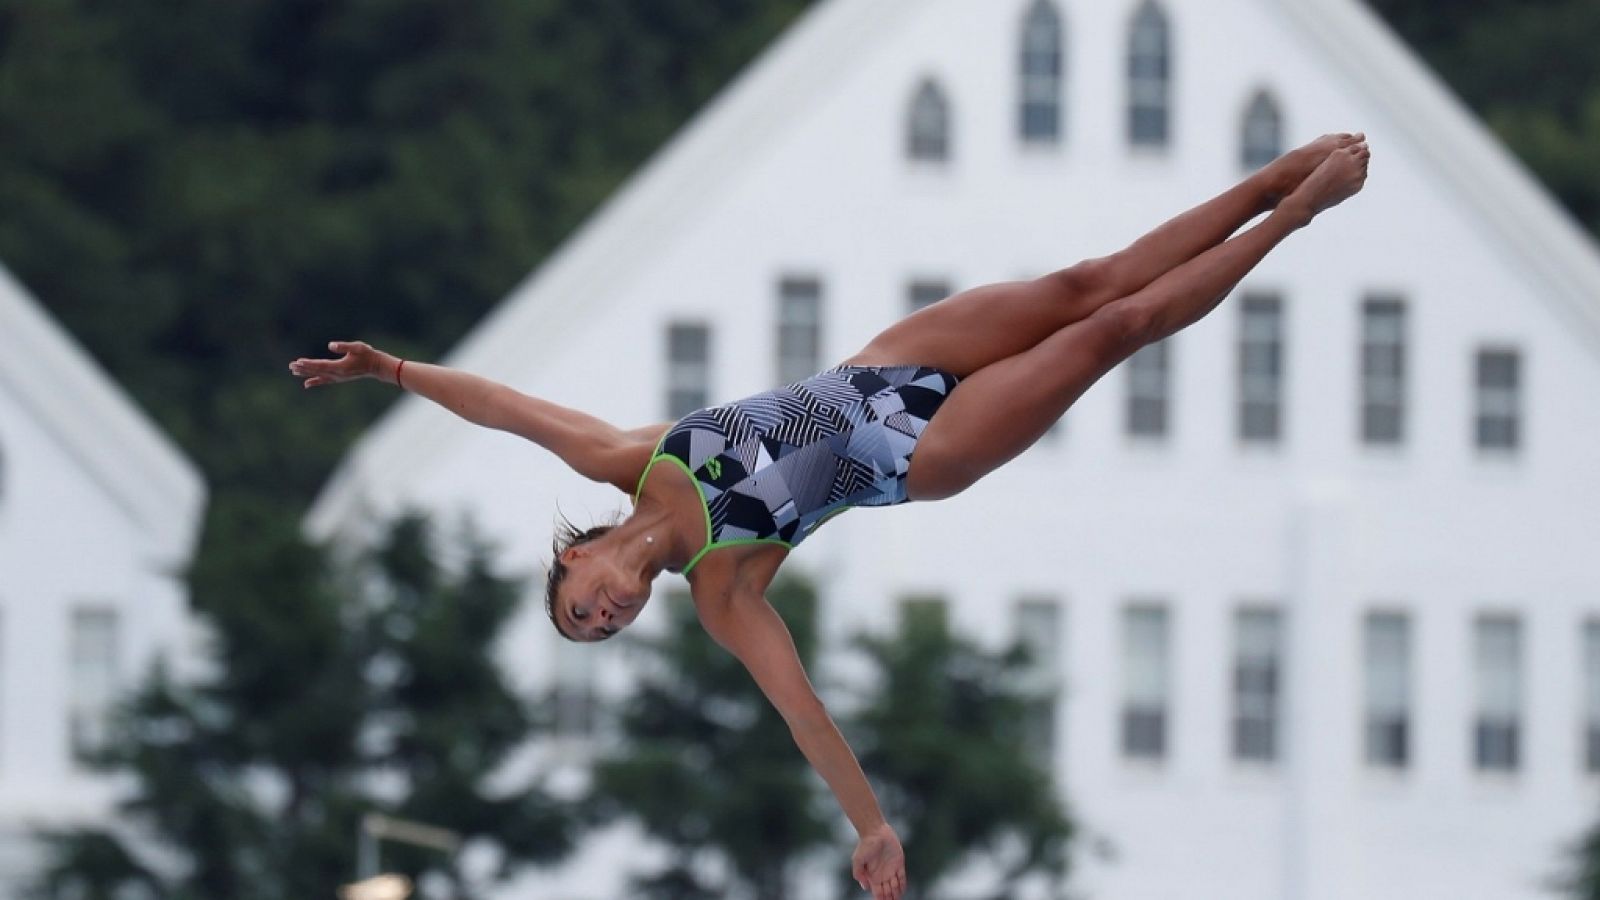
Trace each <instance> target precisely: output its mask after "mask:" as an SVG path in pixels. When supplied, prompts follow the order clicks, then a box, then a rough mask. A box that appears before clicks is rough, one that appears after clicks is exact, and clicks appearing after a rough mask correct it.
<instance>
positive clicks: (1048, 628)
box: [1013, 597, 1062, 772]
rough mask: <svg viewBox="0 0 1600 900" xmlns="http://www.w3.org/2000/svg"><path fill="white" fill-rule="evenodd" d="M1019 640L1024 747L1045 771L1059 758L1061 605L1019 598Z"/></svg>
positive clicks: (1017, 631) (1049, 600)
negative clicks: (1024, 657)
mask: <svg viewBox="0 0 1600 900" xmlns="http://www.w3.org/2000/svg"><path fill="white" fill-rule="evenodd" d="M1013 612H1014V614H1015V624H1016V640H1017V643H1018V644H1020V645H1022V646H1023V647H1025V648H1026V649H1027V652H1028V668H1027V671H1026V673H1025V676H1024V679H1023V684H1022V689H1023V692H1024V693H1025V694H1026V695H1027V699H1026V700H1025V701H1024V703H1025V705H1026V712H1025V713H1024V715H1025V718H1024V721H1023V723H1022V741H1023V747H1024V748H1025V750H1026V751H1027V754H1028V757H1029V758H1030V759H1032V760H1033V762H1034V764H1035V765H1037V766H1038V767H1039V768H1041V769H1043V770H1044V771H1047V772H1048V771H1051V770H1052V769H1053V768H1054V763H1055V758H1056V740H1055V736H1056V707H1057V698H1058V697H1059V695H1060V690H1061V670H1062V664H1061V604H1060V603H1058V602H1056V601H1055V600H1053V599H1050V598H1047V597H1037V598H1027V599H1023V600H1019V601H1017V604H1016V606H1015V607H1014V609H1013Z"/></svg>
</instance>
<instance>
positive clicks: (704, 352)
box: [667, 322, 711, 420]
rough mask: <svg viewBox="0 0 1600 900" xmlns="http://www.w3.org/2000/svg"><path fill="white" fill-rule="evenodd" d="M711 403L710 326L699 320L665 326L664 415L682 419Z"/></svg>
mask: <svg viewBox="0 0 1600 900" xmlns="http://www.w3.org/2000/svg"><path fill="white" fill-rule="evenodd" d="M710 403H711V329H710V327H708V326H706V325H704V324H701V323H698V322H673V323H672V324H670V325H668V326H667V418H669V419H673V420H676V419H681V418H683V417H684V416H686V415H688V414H689V413H692V412H694V411H695V410H697V409H704V408H705V407H706V406H708V405H710Z"/></svg>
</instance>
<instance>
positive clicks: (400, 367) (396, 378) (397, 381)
mask: <svg viewBox="0 0 1600 900" xmlns="http://www.w3.org/2000/svg"><path fill="white" fill-rule="evenodd" d="M405 367H406V361H405V360H403V359H402V360H400V365H398V366H395V367H394V386H395V387H397V388H399V389H400V390H402V391H403V390H405V389H406V386H405V384H403V383H402V382H401V381H400V372H401V371H402V370H404V369H405Z"/></svg>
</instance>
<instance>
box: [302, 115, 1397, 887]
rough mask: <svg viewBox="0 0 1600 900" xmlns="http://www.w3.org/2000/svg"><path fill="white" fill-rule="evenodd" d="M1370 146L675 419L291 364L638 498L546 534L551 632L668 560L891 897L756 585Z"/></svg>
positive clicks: (825, 730) (858, 793)
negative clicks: (369, 383)
mask: <svg viewBox="0 0 1600 900" xmlns="http://www.w3.org/2000/svg"><path fill="white" fill-rule="evenodd" d="M1369 159H1370V151H1369V150H1368V148H1367V145H1366V142H1365V138H1364V137H1363V136H1362V135H1359V134H1334V135H1326V136H1324V137H1322V138H1319V139H1317V140H1316V141H1313V142H1311V143H1310V144H1307V145H1305V146H1304V147H1300V148H1299V149H1296V150H1294V151H1291V152H1289V153H1287V154H1285V155H1284V156H1282V157H1280V158H1279V159H1277V160H1276V161H1274V162H1273V163H1271V164H1269V165H1268V166H1266V167H1265V168H1263V169H1261V170H1260V171H1258V172H1256V173H1255V174H1254V175H1252V176H1250V177H1249V178H1247V179H1245V180H1244V181H1243V182H1241V183H1240V184H1238V185H1236V186H1234V187H1233V188H1232V189H1230V190H1228V191H1227V192H1226V193H1223V194H1221V195H1220V196H1217V197H1215V198H1213V199H1212V200H1210V201H1208V202H1206V203H1205V204H1203V205H1201V206H1199V207H1196V208H1195V209H1192V210H1190V211H1188V212H1186V213H1184V214H1182V215H1180V216H1178V217H1177V218H1175V219H1172V220H1171V221H1169V222H1167V223H1166V224H1164V225H1162V226H1160V227H1159V228H1157V229H1156V230H1155V231H1152V232H1150V233H1149V234H1147V235H1145V236H1144V237H1142V238H1140V239H1139V240H1138V241H1136V242H1135V243H1133V244H1132V245H1131V246H1129V247H1127V248H1126V249H1124V250H1122V251H1121V252H1118V253H1114V254H1112V255H1110V256H1106V257H1101V258H1098V259H1091V260H1087V261H1084V262H1080V263H1078V264H1076V265H1074V266H1071V267H1070V268H1066V269H1062V270H1060V271H1058V272H1054V273H1052V274H1049V275H1045V276H1043V277H1041V278H1039V279H1037V280H1034V281H1026V282H1014V283H1007V284H993V285H987V286H983V287H978V288H973V289H971V290H968V291H964V292H962V293H959V294H956V295H955V296H952V297H950V298H948V299H946V300H943V301H941V302H939V303H936V304H933V305H932V306H929V307H927V308H925V309H923V310H920V311H918V312H916V313H914V314H912V315H910V316H908V317H906V318H905V319H903V320H901V321H899V322H897V323H895V324H894V325H893V326H891V327H890V328H888V329H887V330H885V331H884V332H883V333H881V334H879V335H878V336H877V337H875V338H873V339H872V340H871V341H869V342H868V343H867V345H866V347H864V348H863V349H862V350H861V352H859V353H857V354H856V355H855V356H853V357H851V358H849V359H847V360H845V361H844V362H843V363H842V364H840V365H839V366H838V367H836V368H834V369H830V370H828V371H827V372H824V373H821V374H819V375H816V376H814V377H812V378H810V379H807V380H805V381H802V382H799V383H797V384H794V385H789V386H787V387H783V388H780V389H778V390H775V391H769V392H767V393H765V394H759V395H756V396H754V397H749V398H746V399H744V400H739V401H735V402H733V403H730V404H727V405H724V406H720V407H715V408H712V409H705V410H700V411H697V412H694V413H691V414H690V415H688V416H686V417H685V418H683V419H682V420H680V421H678V422H676V423H666V424H660V425H652V426H649V427H645V428H638V429H634V430H632V431H623V430H621V429H619V428H616V427H613V426H611V425H609V424H607V423H605V422H602V421H600V420H598V419H596V418H593V417H591V416H589V415H586V414H584V413H582V412H579V411H577V410H572V409H567V408H564V407H561V406H558V405H556V404H553V403H550V402H548V401H545V400H540V399H538V398H536V397H530V396H527V395H524V394H522V393H519V392H518V391H515V390H513V389H511V388H508V387H505V386H503V385H499V384H495V383H493V382H491V381H488V380H485V379H483V378H479V377H477V376H475V375H470V374H467V373H465V372H459V371H454V370H451V369H447V368H444V367H442V366H434V365H428V364H424V363H417V362H407V361H404V360H400V359H396V358H395V357H393V356H390V355H389V354H386V353H382V352H380V351H378V350H375V349H373V348H372V347H370V346H368V345H366V344H364V343H360V342H351V343H344V342H334V343H331V344H329V345H328V346H329V349H330V350H332V351H333V352H334V353H338V354H341V355H340V356H339V358H338V359H297V360H295V361H294V362H293V363H291V364H290V366H289V369H290V371H291V372H292V373H294V374H295V375H296V376H298V377H301V378H304V379H305V382H304V386H305V387H308V388H310V387H318V386H321V385H327V384H336V383H339V382H343V381H350V380H353V379H359V378H375V379H379V380H382V381H387V382H392V383H395V384H398V385H400V386H401V387H402V388H403V389H405V390H409V391H411V392H413V393H416V394H420V395H422V396H423V397H426V398H428V399H429V400H432V401H434V402H436V403H438V404H440V405H442V406H444V407H445V408H447V409H449V410H450V411H451V412H454V413H456V414H457V415H459V416H461V417H463V418H465V419H467V420H469V421H471V422H473V423H475V424H478V425H482V426H485V427H488V428H495V429H500V430H503V431H508V432H511V433H513V434H517V435H520V436H522V437H525V438H527V439H528V440H531V441H533V442H534V443H536V444H539V445H540V446H542V447H544V448H546V449H548V450H550V451H551V452H553V453H555V454H556V455H557V456H558V457H560V458H561V460H562V461H563V462H565V463H566V464H567V465H568V466H570V467H571V468H572V469H574V470H575V471H576V472H577V473H578V474H580V475H583V476H585V477H587V478H590V479H593V480H595V481H599V482H603V483H608V484H611V485H614V486H616V487H617V488H618V489H619V490H622V491H623V492H625V493H626V492H633V512H632V514H631V515H629V516H628V517H627V518H626V519H625V520H624V521H622V522H621V523H620V524H618V525H616V526H614V527H601V528H594V529H590V530H589V531H587V532H583V533H581V534H579V533H576V532H569V533H568V534H565V535H563V536H560V537H558V540H557V548H556V550H557V555H556V558H555V559H554V560H553V561H552V563H551V569H550V574H549V579H548V598H547V606H548V611H549V614H550V618H551V620H552V621H553V622H554V623H555V626H556V628H557V630H559V631H560V632H561V633H562V635H564V636H565V637H567V638H569V639H571V640H576V641H598V640H603V639H605V638H607V637H610V636H611V635H614V634H616V633H617V632H618V631H619V630H621V629H622V628H625V627H627V625H629V624H630V623H631V622H633V621H634V619H636V618H637V617H638V616H639V612H640V610H642V609H643V608H644V605H645V603H646V602H647V601H648V600H649V598H650V584H651V582H652V581H653V580H654V579H655V577H656V576H657V575H659V574H661V572H663V571H675V572H681V573H682V574H683V575H684V576H685V577H686V578H687V579H688V582H689V586H690V588H691V590H692V593H693V597H694V605H695V609H696V612H697V613H698V615H699V619H700V621H701V623H702V624H703V625H704V627H705V629H706V631H707V632H708V633H709V634H710V635H711V636H712V637H713V638H714V639H715V640H716V641H717V642H718V643H720V644H721V645H722V646H723V647H725V648H727V649H728V650H729V651H730V652H732V653H733V654H734V655H735V656H736V657H737V658H738V659H739V660H740V661H741V662H742V663H743V664H744V665H745V667H746V668H747V669H748V670H749V671H750V674H751V676H752V677H754V679H755V681H756V683H757V685H759V686H760V688H761V690H762V692H763V693H764V694H765V695H766V696H767V698H768V699H769V700H770V701H771V702H772V704H773V705H774V706H775V707H776V708H777V710H778V711H779V712H780V713H781V714H782V716H783V718H784V720H785V721H786V722H787V723H788V725H789V728H790V730H791V732H792V733H793V735H794V739H795V743H796V744H798V745H799V748H800V750H801V752H802V753H803V754H804V755H805V757H806V759H807V760H808V761H810V763H811V765H812V766H813V767H814V768H815V769H816V770H817V772H818V773H819V774H820V775H821V776H822V778H823V780H825V781H826V782H827V784H828V786H829V788H830V789H831V790H832V791H833V793H834V796H835V797H837V798H838V801H839V804H840V806H841V807H842V808H843V810H844V813H845V815H846V816H847V817H848V818H849V819H850V822H851V824H852V825H854V826H855V829H856V832H857V835H858V838H859V841H858V843H857V846H856V850H855V853H854V856H853V859H852V866H851V868H852V872H853V874H854V876H855V878H856V880H857V881H858V882H859V883H860V884H861V885H862V887H863V888H864V889H867V890H869V891H871V893H872V896H873V897H874V898H875V900H898V898H899V897H900V896H901V894H902V893H904V891H905V885H906V881H905V860H904V854H903V851H902V848H901V846H900V841H899V838H898V837H897V836H896V835H895V832H894V830H893V829H892V828H891V827H890V825H889V824H888V822H887V821H886V820H885V818H884V815H883V812H882V811H881V810H880V809H879V806H878V801H877V798H876V797H875V796H874V794H873V792H872V788H871V787H870V786H869V785H868V784H867V780H866V778H865V776H864V775H863V774H862V771H861V767H860V765H859V764H858V763H857V761H856V758H855V755H854V753H852V751H851V750H850V748H849V746H848V745H847V744H846V743H845V741H844V738H843V737H842V736H841V735H840V733H839V730H838V729H837V728H836V727H835V725H834V723H833V720H832V719H831V718H830V717H829V715H828V712H827V710H826V709H824V707H823V705H822V702H821V701H820V700H819V699H818V698H817V695H816V693H815V692H814V691H813V689H812V686H811V683H810V681H809V679H808V678H807V676H806V672H805V670H804V669H803V668H802V666H801V664H800V660H799V658H798V657H797V656H796V654H795V650H794V644H793V641H792V640H791V639H790V636H789V632H788V630H787V628H786V627H785V626H784V624H783V620H782V619H780V618H779V617H778V615H777V613H776V612H775V611H774V610H773V609H772V607H771V606H770V605H768V603H767V601H766V599H765V597H764V592H765V590H766V588H767V585H768V584H769V583H770V582H771V581H772V579H773V576H774V575H775V573H776V572H777V570H778V567H779V565H780V564H782V562H783V560H784V558H785V557H787V556H788V554H789V550H790V549H791V548H792V547H793V546H795V545H796V544H799V543H800V542H801V541H802V540H803V539H804V538H805V537H806V536H807V535H809V534H810V533H811V531H812V530H813V529H814V528H815V527H816V526H817V525H819V524H820V523H821V522H822V521H823V520H825V519H826V518H827V517H828V516H830V515H832V514H834V513H837V512H839V511H841V510H843V509H846V508H849V507H852V506H882V505H889V504H894V503H902V502H906V501H910V500H939V499H943V498H945V497H950V496H953V495H955V494H958V493H960V492H961V491H963V490H966V489H967V488H968V487H970V486H971V485H972V484H973V483H974V482H976V481H978V480H979V479H980V478H982V477H983V476H984V475H986V474H988V473H989V472H992V471H994V470H995V469H996V468H998V467H999V466H1001V465H1003V464H1005V463H1006V462H1007V461H1009V460H1010V459H1012V458H1013V457H1015V456H1016V455H1018V454H1019V453H1021V452H1022V451H1023V450H1025V449H1027V448H1028V447H1029V446H1030V445H1031V444H1033V443H1034V441H1036V440H1038V439H1039V437H1040V436H1041V435H1043V434H1044V433H1045V431H1046V430H1047V429H1048V428H1049V427H1050V425H1051V424H1052V423H1053V422H1055V421H1056V420H1057V419H1058V418H1060V417H1061V415H1062V413H1063V412H1065V411H1066V409H1067V408H1068V407H1069V406H1071V405H1072V404H1073V402H1074V401H1075V400H1077V399H1078V397H1079V396H1080V395H1082V394H1083V392H1084V391H1085V390H1086V389H1087V388H1088V387H1089V386H1090V385H1091V384H1093V383H1094V382H1095V381H1096V380H1098V379H1099V378H1100V377H1101V376H1103V375H1105V374H1106V373H1107V372H1108V371H1110V370H1111V369H1112V368H1113V367H1115V366H1116V365H1117V364H1118V363H1120V362H1121V361H1123V360H1124V359H1126V358H1127V357H1128V356H1130V355H1131V354H1132V353H1133V352H1134V351H1136V350H1138V349H1139V348H1140V347H1143V346H1144V345H1146V344H1149V343H1152V342H1154V341H1159V340H1161V339H1163V338H1165V337H1167V336H1169V335H1171V334H1173V333H1174V332H1177V331H1178V330H1180V329H1182V328H1184V327H1186V326H1188V325H1190V324H1192V323H1194V322H1195V321H1197V320H1199V319H1200V318H1201V317H1202V316H1204V315H1206V314H1207V313H1208V312H1210V311H1211V310H1212V309H1215V308H1216V307H1217V305H1218V304H1219V303H1221V302H1222V300H1223V298H1225V297H1226V296H1227V295H1228V293H1229V292H1230V291H1232V289H1233V287H1234V286H1235V285H1236V284H1238V282H1239V281H1240V280H1241V279H1243V278H1244V276H1245V274H1246V273H1248V272H1249V271H1250V270H1251V269H1252V268H1254V267H1255V266H1256V265H1257V264H1258V263H1260V262H1261V260H1262V259H1263V258H1264V257H1265V256H1266V255H1267V253H1268V251H1270V250H1272V249H1273V248H1274V247H1276V246H1277V245H1278V243H1279V242H1281V241H1282V240H1284V239H1285V238H1286V237H1288V236H1289V235H1290V234H1292V233H1294V232H1295V231H1297V230H1299V229H1301V228H1303V227H1305V226H1306V225H1308V224H1310V223H1311V221H1312V219H1313V218H1314V217H1316V216H1317V215H1318V214H1319V213H1321V212H1323V211H1324V210H1326V209H1328V208H1330V207H1332V206H1334V205H1336V204H1338V203H1340V202H1341V201H1343V200H1345V199H1347V198H1349V197H1351V196H1353V195H1354V194H1355V193H1356V192H1357V191H1359V190H1360V189H1361V187H1362V185H1363V184H1364V183H1365V181H1366V176H1367V164H1368V161H1369ZM1263 213H1265V214H1266V216H1265V218H1263V219H1261V221H1260V222H1258V223H1256V224H1255V225H1254V226H1253V227H1251V228H1250V229H1248V230H1246V231H1244V232H1242V233H1240V234H1237V235H1235V234H1234V232H1235V231H1238V229H1240V228H1242V227H1243V226H1244V225H1246V224H1247V223H1249V222H1250V221H1251V220H1253V219H1255V218H1257V217H1258V216H1260V215H1261V214H1263ZM657 463H666V464H665V465H657Z"/></svg>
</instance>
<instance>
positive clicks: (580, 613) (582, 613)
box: [572, 606, 589, 622]
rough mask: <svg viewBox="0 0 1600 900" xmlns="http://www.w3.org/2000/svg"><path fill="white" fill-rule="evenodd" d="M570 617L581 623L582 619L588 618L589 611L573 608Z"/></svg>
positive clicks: (578, 607)
mask: <svg viewBox="0 0 1600 900" xmlns="http://www.w3.org/2000/svg"><path fill="white" fill-rule="evenodd" d="M572 617H573V618H574V619H577V620H578V621H579V622H582V621H583V620H584V619H587V618H589V611H588V610H587V609H584V608H583V607H581V606H574V607H573V608H572Z"/></svg>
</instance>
